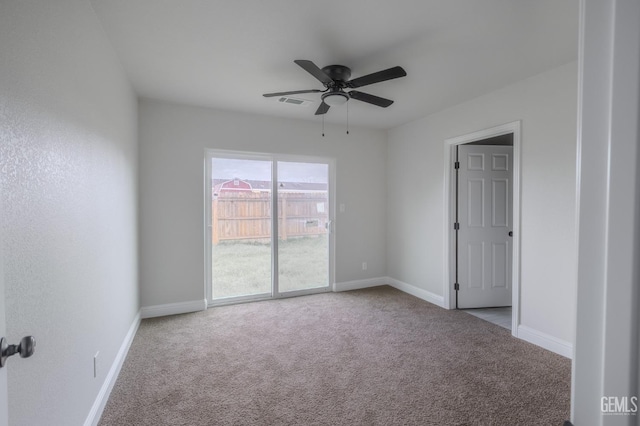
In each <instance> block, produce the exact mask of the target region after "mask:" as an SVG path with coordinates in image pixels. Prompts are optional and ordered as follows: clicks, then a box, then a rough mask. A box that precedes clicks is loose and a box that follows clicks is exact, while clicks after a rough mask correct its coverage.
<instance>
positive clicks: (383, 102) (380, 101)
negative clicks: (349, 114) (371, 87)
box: [349, 90, 393, 108]
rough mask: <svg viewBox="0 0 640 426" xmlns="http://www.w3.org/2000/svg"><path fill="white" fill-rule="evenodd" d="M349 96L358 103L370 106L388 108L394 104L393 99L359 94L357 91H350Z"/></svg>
mask: <svg viewBox="0 0 640 426" xmlns="http://www.w3.org/2000/svg"><path fill="white" fill-rule="evenodd" d="M349 96H351V97H352V98H353V99H356V100H358V101H362V102H367V103H369V104H373V105H377V106H379V107H382V108H386V107H388V106H389V105H391V104H392V103H393V101H392V100H391V99H385V98H381V97H379V96H374V95H370V94H368V93H362V92H358V91H357V90H352V91H350V92H349Z"/></svg>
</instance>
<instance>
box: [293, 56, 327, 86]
mask: <svg viewBox="0 0 640 426" xmlns="http://www.w3.org/2000/svg"><path fill="white" fill-rule="evenodd" d="M293 62H295V63H296V64H298V65H300V66H301V67H302V68H303V69H304V70H305V71H306V72H308V73H309V74H311V75H312V76H314V77H315V78H317V79H318V80H320V82H322V83H323V84H329V83H333V80H332V79H331V77H329V76H328V75H327V74H326V73H325V72H324V71H322V70H321V69H320V68H318V66H317V65H316V64H314V63H313V62H311V61H307V60H305V59H296V60H295V61H293Z"/></svg>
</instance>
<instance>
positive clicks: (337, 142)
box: [139, 99, 387, 307]
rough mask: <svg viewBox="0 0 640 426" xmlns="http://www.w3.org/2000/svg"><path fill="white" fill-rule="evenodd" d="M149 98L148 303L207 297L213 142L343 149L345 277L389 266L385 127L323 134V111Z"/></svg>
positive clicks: (144, 199)
mask: <svg viewBox="0 0 640 426" xmlns="http://www.w3.org/2000/svg"><path fill="white" fill-rule="evenodd" d="M139 105H140V107H139V117H140V214H141V217H142V221H141V224H140V229H141V236H140V244H141V264H140V268H141V269H140V279H141V301H142V302H141V303H142V306H145V307H151V306H156V307H157V306H158V305H166V304H173V303H179V302H193V301H202V300H203V299H204V297H205V296H204V294H205V293H204V291H205V290H204V279H205V272H204V268H205V266H204V265H205V263H204V262H205V260H204V242H203V241H204V227H203V225H204V170H203V160H204V154H205V149H206V148H211V149H226V150H235V151H247V152H266V153H278V154H293V155H296V154H297V155H311V156H322V157H331V158H335V159H336V200H337V203H339V204H340V203H341V204H345V207H346V209H345V212H344V213H339V212H337V213H336V220H335V224H336V265H335V266H336V267H335V271H336V272H335V275H336V282H338V283H344V282H349V281H354V280H364V279H370V278H377V277H384V276H385V275H386V233H385V226H386V171H385V170H386V169H385V157H386V152H387V151H386V134H385V132H382V131H377V130H364V129H354V128H352V129H351V131H350V134H349V135H347V134H346V132H345V130H346V128H345V127H344V126H327V129H326V132H325V133H326V137H324V138H323V137H322V136H321V130H322V123H321V121H320V119H319V118H318V120H317V121H315V122H313V121H300V120H287V119H278V118H271V117H266V116H259V115H250V114H243V113H237V112H227V111H221V110H215V109H207V108H198V107H191V106H184V105H177V104H169V103H164V102H160V101H154V100H148V99H144V100H141V101H140V104H139ZM275 107H283V108H289V107H288V106H284V105H283V106H278V105H276V106H275ZM334 113H336V114H338V113H340V110H339V109H337V108H336V110H335V111H334ZM309 114H313V110H311V109H310V110H309ZM364 261H366V262H367V264H368V269H367V270H366V271H362V268H361V265H362V262H364ZM196 306H197V305H196Z"/></svg>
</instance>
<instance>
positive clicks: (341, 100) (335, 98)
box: [322, 90, 349, 107]
mask: <svg viewBox="0 0 640 426" xmlns="http://www.w3.org/2000/svg"><path fill="white" fill-rule="evenodd" d="M348 100H349V95H347V94H346V93H345V92H344V91H342V90H339V91H335V92H327V93H323V94H322V102H324V103H325V104H327V105H329V106H330V107H332V106H340V105H344V104H346V103H347V101H348Z"/></svg>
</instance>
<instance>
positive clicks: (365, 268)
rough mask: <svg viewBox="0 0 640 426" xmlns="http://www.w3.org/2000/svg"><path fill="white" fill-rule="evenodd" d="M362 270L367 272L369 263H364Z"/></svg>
mask: <svg viewBox="0 0 640 426" xmlns="http://www.w3.org/2000/svg"><path fill="white" fill-rule="evenodd" d="M362 270H363V271H366V270H367V262H362Z"/></svg>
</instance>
